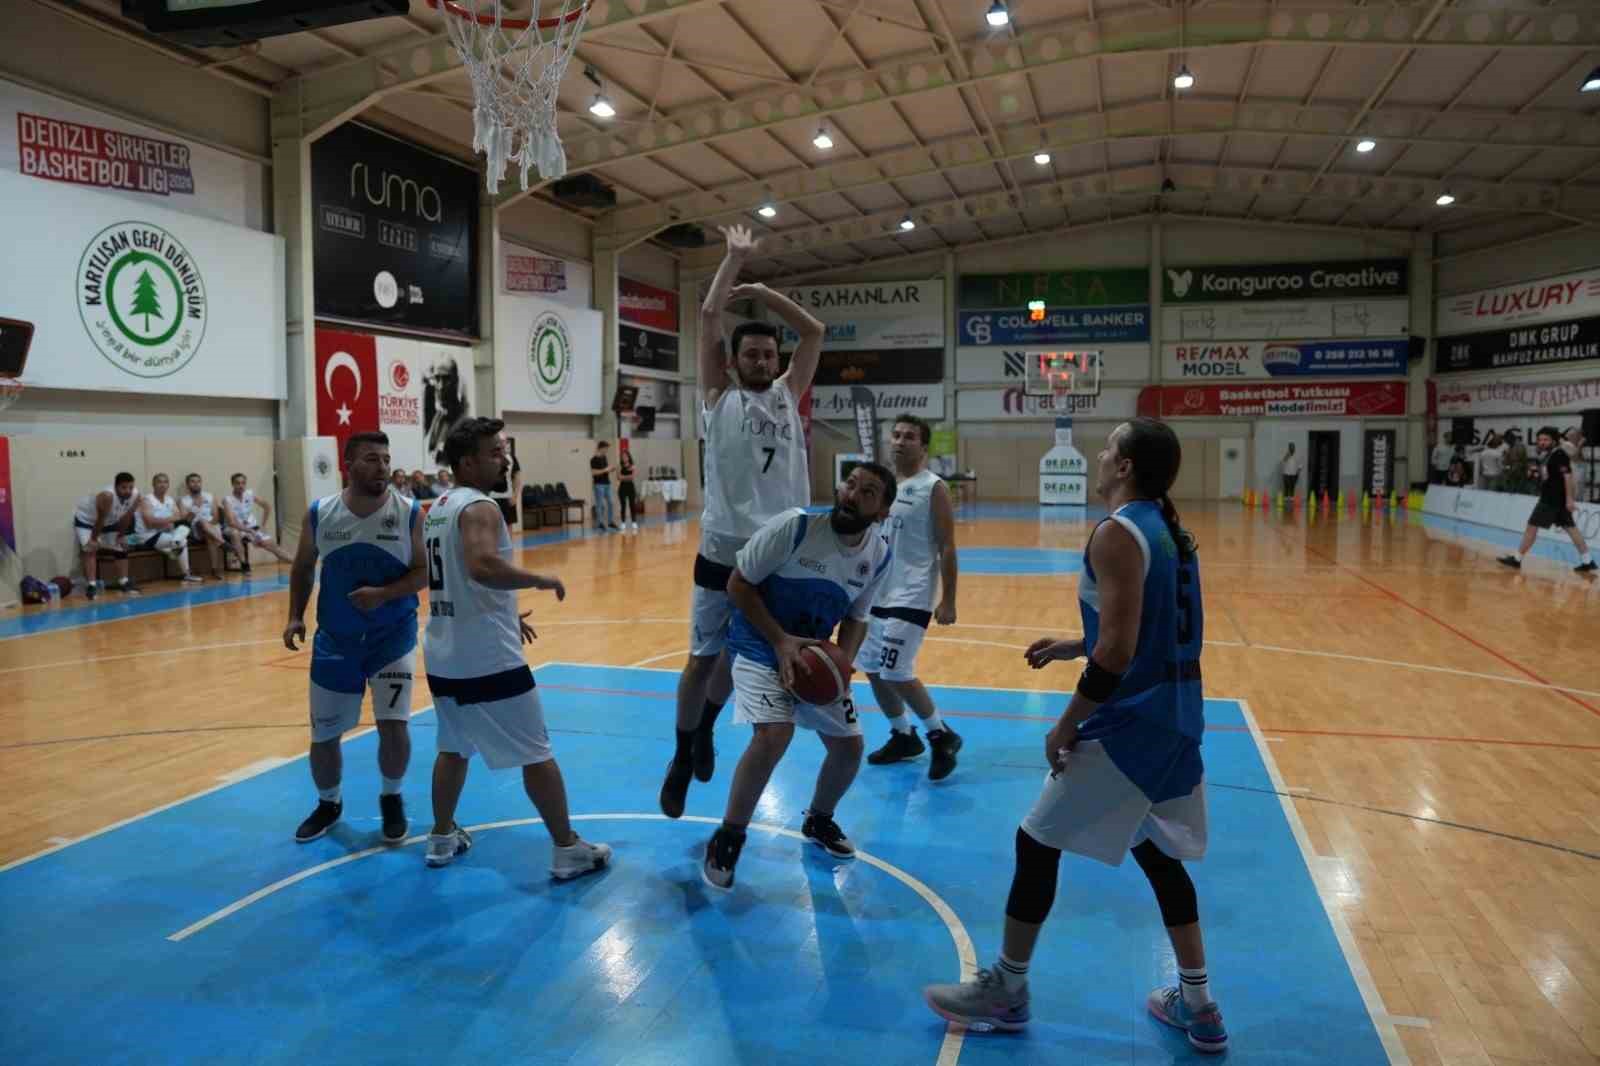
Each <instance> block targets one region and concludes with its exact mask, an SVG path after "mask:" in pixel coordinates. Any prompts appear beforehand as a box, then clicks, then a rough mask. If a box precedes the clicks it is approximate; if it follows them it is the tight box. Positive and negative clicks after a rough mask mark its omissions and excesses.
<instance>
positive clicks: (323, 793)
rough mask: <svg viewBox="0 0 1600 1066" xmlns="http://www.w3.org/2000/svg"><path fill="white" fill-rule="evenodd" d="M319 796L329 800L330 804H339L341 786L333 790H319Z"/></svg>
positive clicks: (335, 786) (334, 787)
mask: <svg viewBox="0 0 1600 1066" xmlns="http://www.w3.org/2000/svg"><path fill="white" fill-rule="evenodd" d="M317 795H318V796H319V797H320V798H322V799H325V800H327V801H328V802H329V803H338V802H339V786H338V785H334V786H333V787H332V788H319V789H317Z"/></svg>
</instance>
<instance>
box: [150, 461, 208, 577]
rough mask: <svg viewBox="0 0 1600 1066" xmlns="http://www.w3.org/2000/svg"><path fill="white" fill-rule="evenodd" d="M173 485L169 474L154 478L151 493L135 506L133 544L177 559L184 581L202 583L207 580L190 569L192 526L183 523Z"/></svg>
mask: <svg viewBox="0 0 1600 1066" xmlns="http://www.w3.org/2000/svg"><path fill="white" fill-rule="evenodd" d="M171 487H172V479H171V478H169V477H167V475H165V474H157V475H156V476H155V477H153V478H151V479H150V495H148V496H145V497H144V498H143V499H141V500H140V501H139V506H138V507H136V508H134V512H133V514H134V518H133V546H134V547H135V548H139V549H141V550H144V551H155V552H160V553H161V554H162V555H165V556H166V557H167V558H169V559H173V560H176V561H177V564H178V566H179V568H180V569H181V570H182V571H183V578H182V580H183V581H184V583H185V584H190V585H193V584H198V583H199V582H200V581H202V580H204V579H203V578H198V577H195V576H194V575H193V574H191V573H190V572H189V527H188V526H186V525H184V524H183V512H182V510H181V505H180V503H179V501H178V498H177V497H176V496H173V495H172V494H171V493H170V492H169V491H168V490H169V489H170V488H171Z"/></svg>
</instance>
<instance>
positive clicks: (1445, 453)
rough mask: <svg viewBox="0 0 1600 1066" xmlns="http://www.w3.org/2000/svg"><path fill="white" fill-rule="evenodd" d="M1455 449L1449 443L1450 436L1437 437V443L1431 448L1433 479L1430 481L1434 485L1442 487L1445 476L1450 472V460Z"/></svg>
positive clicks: (1446, 434)
mask: <svg viewBox="0 0 1600 1066" xmlns="http://www.w3.org/2000/svg"><path fill="white" fill-rule="evenodd" d="M1455 453H1456V450H1455V447H1454V446H1453V445H1452V444H1451V442H1450V434H1448V433H1444V434H1441V435H1440V436H1439V443H1438V444H1435V445H1434V446H1433V455H1432V460H1433V461H1432V463H1431V464H1430V465H1431V466H1432V468H1433V477H1432V478H1431V479H1430V480H1431V481H1432V482H1433V484H1435V485H1443V484H1444V481H1445V475H1446V474H1447V473H1449V471H1450V459H1451V458H1452V457H1453V456H1454V455H1455Z"/></svg>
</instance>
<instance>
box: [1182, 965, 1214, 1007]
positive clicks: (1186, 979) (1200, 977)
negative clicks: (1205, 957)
mask: <svg viewBox="0 0 1600 1066" xmlns="http://www.w3.org/2000/svg"><path fill="white" fill-rule="evenodd" d="M1178 987H1179V988H1180V989H1182V990H1183V1005H1184V1006H1185V1007H1188V1008H1189V1009H1190V1010H1199V1009H1200V1008H1201V1007H1204V1006H1205V1005H1206V1004H1207V1003H1210V1002H1211V984H1210V982H1208V981H1207V980H1206V968H1205V967H1204V966H1202V967H1200V968H1199V969H1198V970H1185V969H1184V968H1183V967H1182V966H1179V967H1178Z"/></svg>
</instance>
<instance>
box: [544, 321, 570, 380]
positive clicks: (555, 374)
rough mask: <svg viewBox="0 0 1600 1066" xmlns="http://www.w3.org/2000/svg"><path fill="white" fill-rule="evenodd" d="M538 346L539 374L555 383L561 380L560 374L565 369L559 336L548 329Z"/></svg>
mask: <svg viewBox="0 0 1600 1066" xmlns="http://www.w3.org/2000/svg"><path fill="white" fill-rule="evenodd" d="M539 347H540V353H539V376H540V377H542V378H544V379H545V380H546V381H548V382H550V383H551V384H555V383H556V382H557V381H560V380H561V375H562V373H563V371H564V370H565V369H566V367H565V363H566V360H565V359H564V358H563V356H564V355H565V353H564V352H563V351H562V346H561V338H560V337H559V336H558V335H557V334H556V333H555V332H554V331H553V330H551V331H548V332H546V333H545V335H544V343H543V344H541V345H540V346H539Z"/></svg>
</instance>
